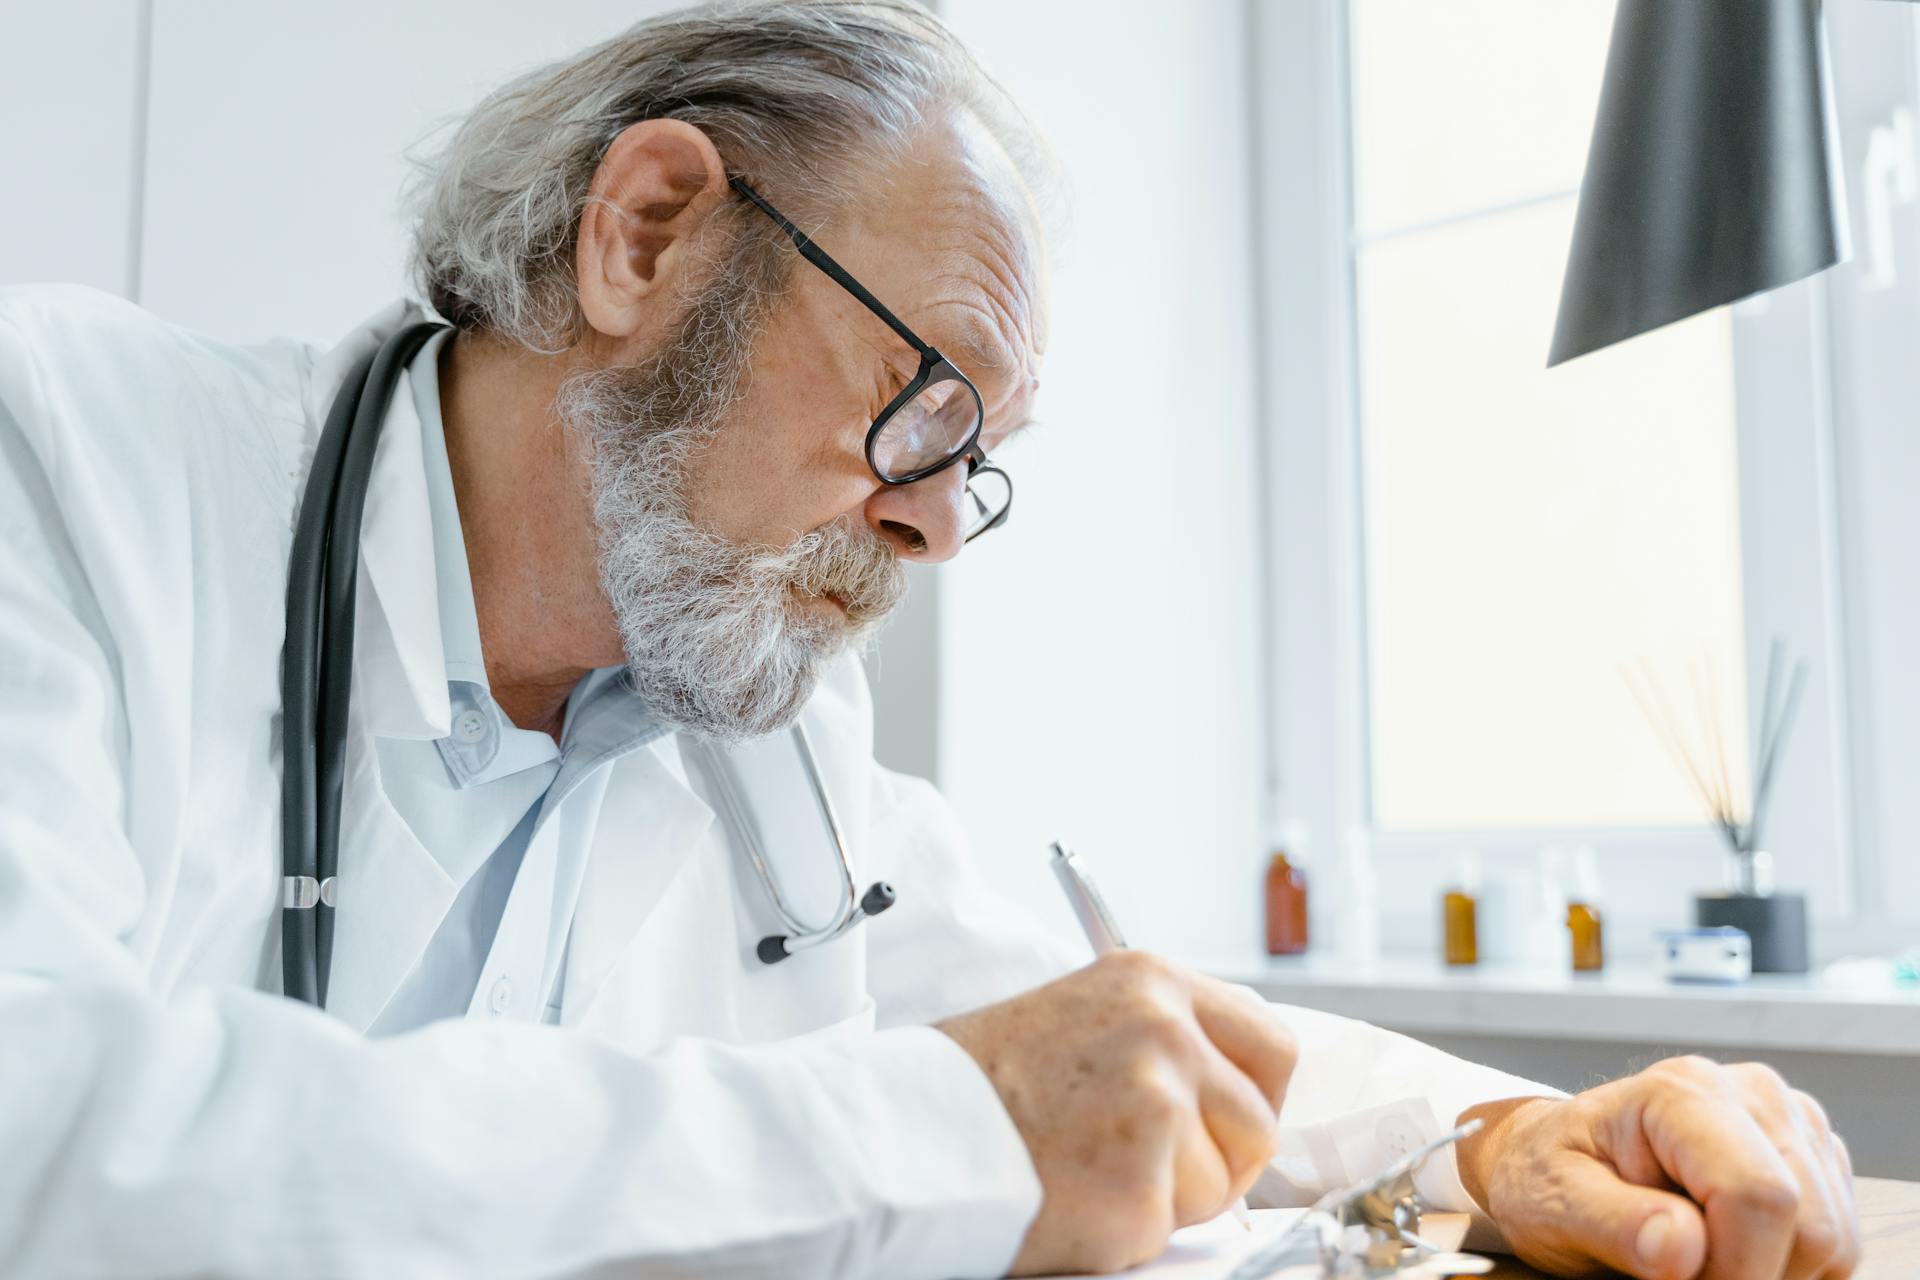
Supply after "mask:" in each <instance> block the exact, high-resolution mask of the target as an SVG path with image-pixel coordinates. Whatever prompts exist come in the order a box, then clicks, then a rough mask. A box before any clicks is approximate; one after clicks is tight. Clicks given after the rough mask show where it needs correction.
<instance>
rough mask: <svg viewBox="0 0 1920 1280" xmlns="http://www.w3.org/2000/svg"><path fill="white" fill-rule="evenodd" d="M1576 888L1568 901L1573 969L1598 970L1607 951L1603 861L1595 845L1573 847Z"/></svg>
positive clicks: (1604, 959)
mask: <svg viewBox="0 0 1920 1280" xmlns="http://www.w3.org/2000/svg"><path fill="white" fill-rule="evenodd" d="M1573 882H1574V891H1573V893H1572V894H1571V895H1570V897H1569V900H1568V902H1567V932H1568V933H1569V934H1570V935H1572V942H1573V971H1574V972H1575V973H1599V972H1600V971H1601V970H1602V969H1604V968H1605V967H1606V963H1607V953H1606V948H1605V946H1603V945H1602V942H1601V930H1600V863H1599V859H1598V857H1597V856H1596V855H1595V853H1594V850H1593V846H1592V845H1581V846H1580V847H1579V848H1577V849H1575V850H1574V851H1573Z"/></svg>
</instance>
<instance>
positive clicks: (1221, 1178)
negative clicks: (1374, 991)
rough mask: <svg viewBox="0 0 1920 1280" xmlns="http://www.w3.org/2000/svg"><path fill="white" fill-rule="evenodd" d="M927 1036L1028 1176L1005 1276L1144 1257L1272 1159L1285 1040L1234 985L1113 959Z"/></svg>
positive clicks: (1288, 1054)
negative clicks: (1026, 1201)
mask: <svg viewBox="0 0 1920 1280" xmlns="http://www.w3.org/2000/svg"><path fill="white" fill-rule="evenodd" d="M939 1027H940V1030H942V1031H944V1032H946V1033H947V1034H948V1035H949V1036H951V1037H953V1039H954V1040H956V1041H958V1042H959V1044H960V1045H961V1047H962V1048H964V1049H966V1051H967V1052H968V1053H970V1054H972V1055H973V1057H974V1060H975V1061H976V1062H978V1063H979V1064H980V1067H981V1069H982V1070H983V1071H985V1072H986V1074H987V1078H988V1079H990V1080H991V1081H992V1082H993V1085H994V1088H995V1089H997V1090H999V1093H1000V1098H1001V1101H1002V1102H1003V1103H1005V1104H1006V1108H1007V1112H1008V1114H1009V1115H1010V1116H1012V1118H1013V1122H1014V1124H1015V1125H1016V1126H1017V1127H1018V1128H1019V1130H1020V1136H1021V1137H1022V1138H1024V1139H1025V1140H1026V1144H1027V1151H1028V1153H1029V1154H1030V1155H1031V1156H1032V1157H1033V1164H1034V1168H1035V1170H1036V1171H1037V1172H1038V1173H1039V1175H1040V1182H1041V1185H1042V1187H1043V1189H1044V1193H1045V1198H1044V1200H1043V1202H1042V1204H1041V1207H1040V1214H1039V1216H1038V1217H1037V1218H1036V1219H1035V1220H1034V1223H1033V1225H1032V1227H1030V1228H1029V1229H1028V1231H1027V1237H1026V1240H1025V1242H1024V1243H1023V1244H1022V1245H1021V1248H1020V1254H1019V1256H1018V1257H1017V1258H1016V1259H1015V1260H1014V1270H1013V1274H1015V1275H1045V1274H1050V1273H1055V1272H1062V1271H1116V1270H1119V1269H1121V1268H1123V1267H1128V1266H1132V1265H1134V1264H1135V1263H1139V1262H1143V1261H1145V1260H1147V1259H1149V1258H1152V1257H1154V1256H1156V1255H1157V1254H1158V1253H1159V1252H1160V1251H1161V1250H1162V1249H1163V1248H1164V1247H1165V1246H1166V1241H1167V1236H1168V1235H1170V1234H1171V1233H1172V1231H1173V1229H1174V1228H1175V1227H1179V1226H1185V1225H1187V1224H1188V1223H1192V1222H1202V1221H1205V1220H1206V1219H1208V1218H1211V1217H1213V1216H1215V1215H1216V1214H1218V1213H1220V1212H1221V1211H1222V1210H1224V1209H1226V1208H1227V1206H1228V1205H1230V1204H1232V1203H1233V1201H1234V1200H1235V1199H1236V1198H1237V1197H1239V1196H1240V1195H1242V1194H1244V1193H1245V1191H1246V1190H1247V1188H1248V1187H1249V1186H1251V1185H1252V1184H1253V1181H1254V1179H1256V1178H1257V1177H1259V1175H1260V1171H1261V1169H1262V1168H1264V1167H1265V1166H1266V1163H1267V1161H1269V1160H1271V1159H1272V1158H1273V1153H1274V1148H1275V1144H1276V1142H1277V1141H1278V1129H1277V1126H1278V1123H1279V1114H1280V1103H1281V1099H1282V1098H1283V1096H1284V1095H1285V1093H1286V1089H1287V1080H1288V1079H1289V1078H1290V1077H1291V1076H1292V1074H1293V1062H1294V1052H1295V1049H1294V1042H1293V1038H1292V1037H1291V1035H1289V1034H1288V1032H1287V1030H1286V1028H1285V1027H1284V1026H1282V1025H1281V1023H1280V1022H1279V1020H1278V1019H1277V1018H1276V1017H1275V1016H1274V1014H1273V1011H1272V1010H1271V1009H1270V1008H1269V1007H1268V1006H1267V1004H1266V1003H1265V1002H1264V1001H1262V1000H1261V999H1260V998H1259V997H1258V996H1256V995H1254V994H1253V993H1252V992H1250V991H1247V990H1246V989H1244V988H1241V987H1232V986H1228V985H1227V984H1225V983H1221V982H1216V981H1214V980H1213V979H1211V978H1207V977H1203V976H1201V975H1200V974H1197V973H1193V972H1191V971H1189V970H1187V969H1184V968H1181V967H1180V966H1178V965H1175V964H1173V963H1171V962H1170V961H1166V960H1162V959H1160V958H1159V957H1157V956H1154V955H1150V954H1148V953H1146V952H1141V951H1120V952H1115V953H1113V954H1112V955H1108V956H1103V957H1102V958H1101V959H1099V960H1097V961H1095V962H1094V963H1093V964H1091V965H1089V966H1088V967H1087V968H1085V969H1081V970H1079V971H1077V972H1075V973H1072V974H1069V975H1068V976H1066V977H1064V978H1062V979H1060V980H1059V981H1057V982H1052V983H1049V984H1048V985H1046V986H1044V987H1040V988H1038V989H1037V990H1034V991H1030V992H1028V993H1026V994H1025V995H1022V996H1017V997H1015V998H1014V999H1012V1000H1007V1001H1004V1002H1003V1003H1000V1004H996V1005H989V1006H988V1007H986V1008H984V1009H978V1010H975V1011H974V1012H972V1013H966V1014H962V1015H960V1016H959V1017H956V1018H950V1019H948V1020H947V1021H945V1022H943V1023H940V1024H939Z"/></svg>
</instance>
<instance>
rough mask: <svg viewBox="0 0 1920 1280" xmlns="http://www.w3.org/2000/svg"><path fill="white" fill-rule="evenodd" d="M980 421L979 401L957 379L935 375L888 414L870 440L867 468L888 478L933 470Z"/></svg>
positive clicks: (963, 444)
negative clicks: (871, 442) (870, 448)
mask: <svg viewBox="0 0 1920 1280" xmlns="http://www.w3.org/2000/svg"><path fill="white" fill-rule="evenodd" d="M979 422H980V398H979V397H978V396H977V395H975V394H974V391H973V388H971V387H969V386H968V385H967V384H966V383H965V382H963V381H962V380H960V379H959V378H956V377H952V376H948V377H944V378H943V377H938V376H936V377H935V378H934V379H933V380H932V381H930V382H928V383H927V385H926V386H924V387H922V388H921V389H920V392H919V394H918V395H916V396H914V398H913V399H911V400H909V401H908V402H907V403H905V404H903V405H901V406H900V407H899V409H897V410H895V411H894V414H893V416H892V417H890V418H888V419H887V420H886V422H885V423H884V424H883V425H882V426H881V428H880V434H879V435H877V436H875V437H874V441H873V465H874V468H875V469H876V470H878V471H879V472H880V474H881V475H882V476H884V477H885V478H886V479H889V480H904V479H906V478H907V477H909V476H912V475H916V474H918V473H920V472H922V471H925V470H926V469H927V468H929V467H934V466H938V465H939V464H940V463H942V462H945V461H946V460H947V459H948V458H951V457H953V456H954V455H955V454H956V453H958V452H960V450H961V449H963V448H965V447H966V444H967V441H968V440H970V439H972V438H973V432H974V428H975V427H976V426H978V425H979Z"/></svg>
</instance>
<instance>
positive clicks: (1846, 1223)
mask: <svg viewBox="0 0 1920 1280" xmlns="http://www.w3.org/2000/svg"><path fill="white" fill-rule="evenodd" d="M1790 1093H1791V1097H1792V1101H1793V1105H1794V1106H1795V1108H1796V1109H1797V1111H1798V1113H1799V1116H1800V1119H1801V1122H1802V1124H1803V1126H1804V1130H1805V1134H1806V1138H1807V1147H1808V1150H1809V1152H1810V1154H1811V1156H1812V1163H1813V1164H1814V1166H1815V1168H1816V1169H1817V1170H1818V1171H1819V1174H1820V1176H1821V1177H1822V1178H1823V1180H1824V1181H1825V1183H1826V1188H1827V1193H1828V1201H1829V1203H1830V1204H1831V1205H1832V1206H1833V1212H1834V1218H1833V1222H1834V1224H1835V1227H1836V1230H1835V1232H1834V1234H1835V1237H1836V1238H1835V1242H1834V1248H1833V1252H1832V1254H1831V1255H1830V1256H1829V1257H1828V1258H1827V1260H1826V1263H1825V1265H1824V1266H1822V1267H1821V1268H1819V1269H1817V1270H1815V1271H1813V1272H1811V1273H1810V1274H1812V1275H1814V1276H1817V1277H1819V1278H1820V1280H1844V1277H1846V1276H1850V1275H1852V1274H1853V1269H1854V1268H1855V1267H1857V1266H1859V1265H1860V1206H1859V1204H1858V1202H1857V1201H1856V1200H1855V1198H1854V1190H1853V1163H1852V1161H1851V1160H1850V1159H1849V1157H1848V1156H1847V1144H1846V1143H1844V1142H1842V1141H1841V1140H1840V1135H1839V1134H1837V1133H1835V1132H1834V1131H1833V1126H1832V1123H1831V1122H1830V1121H1829V1120H1828V1119H1827V1112H1826V1109H1825V1108H1824V1107H1822V1106H1821V1105H1820V1104H1819V1103H1818V1102H1816V1101H1814V1100H1813V1098H1811V1097H1810V1096H1808V1095H1807V1094H1804V1093H1801V1092H1799V1091H1798V1090H1792V1091H1790Z"/></svg>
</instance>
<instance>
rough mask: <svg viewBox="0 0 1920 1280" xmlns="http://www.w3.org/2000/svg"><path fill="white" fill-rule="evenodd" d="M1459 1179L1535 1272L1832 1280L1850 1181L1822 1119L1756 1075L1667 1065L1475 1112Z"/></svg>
mask: <svg viewBox="0 0 1920 1280" xmlns="http://www.w3.org/2000/svg"><path fill="white" fill-rule="evenodd" d="M1474 1116H1477V1117H1479V1118H1481V1119H1483V1120H1485V1121H1486V1122H1487V1123H1486V1128H1484V1129H1483V1130H1482V1131H1481V1132H1480V1133H1479V1134H1477V1135H1476V1136H1474V1137H1472V1138H1470V1139H1468V1140H1467V1141H1466V1142H1463V1143H1462V1144H1461V1147H1460V1177H1461V1181H1462V1182H1463V1183H1465V1185H1466V1188H1467V1190H1468V1191H1469V1192H1470V1193H1471V1194H1472V1195H1473V1197H1474V1199H1476V1200H1478V1201H1479V1202H1480V1203H1481V1204H1482V1205H1484V1206H1485V1207H1486V1209H1487V1211H1488V1213H1489V1214H1490V1215H1491V1216H1492V1218H1493V1220H1494V1221H1495V1222H1496V1223H1497V1224H1498V1225H1499V1227H1500V1229H1501V1231H1502V1232H1503V1233H1504V1234H1505V1235H1506V1238H1507V1244H1508V1245H1509V1247H1511V1248H1512V1250H1513V1251H1514V1253H1516V1254H1517V1255H1519V1256H1520V1257H1521V1258H1523V1259H1524V1260H1526V1261H1527V1262H1530V1263H1532V1264H1533V1265H1534V1266H1536V1267H1539V1268H1540V1269H1541V1270H1543V1271H1551V1272H1553V1273H1555V1274H1559V1275H1580V1274H1583V1273H1586V1272H1589V1271H1594V1270H1597V1269H1598V1268H1599V1267H1600V1266H1606V1267H1612V1268H1614V1269H1615V1270H1618V1271H1624V1272H1626V1273H1627V1274H1628V1275H1632V1276H1640V1277H1644V1280H1693V1278H1694V1277H1696V1276H1698V1277H1701V1278H1702V1280H1781V1278H1782V1277H1784V1278H1785V1280H1829V1278H1831V1280H1840V1278H1841V1277H1845V1276H1848V1275H1850V1274H1852V1272H1853V1269H1854V1266H1855V1265H1856V1264H1857V1263H1858V1261H1859V1257H1860V1215H1859V1211H1858V1209H1857V1208H1856V1207H1855V1204H1854V1193H1853V1166H1852V1164H1851V1163H1850V1161H1849V1160H1848V1157H1847V1148H1846V1144H1845V1143H1843V1142H1841V1140H1840V1138H1839V1137H1838V1135H1836V1134H1835V1133H1834V1132H1833V1129H1832V1127H1831V1126H1830V1125H1829V1124H1828V1122H1827V1116H1826V1112H1824V1111H1823V1110H1821V1108H1820V1104H1819V1103H1817V1102H1815V1101H1814V1100H1813V1099H1812V1098H1810V1097H1808V1096H1807V1095H1806V1094H1804V1093H1801V1092H1799V1091H1797V1090H1795V1089H1792V1088H1789V1087H1788V1085H1787V1083H1786V1082H1785V1081H1784V1080H1782V1079H1781V1078H1780V1077H1779V1075H1778V1074H1776V1073H1775V1072H1774V1071H1773V1069H1772V1068H1770V1067H1766V1066H1762V1065H1760V1064H1758V1063H1742V1064H1738V1065H1733V1066H1723V1065H1721V1064H1719V1063H1716V1062H1710V1061H1708V1060H1706V1059H1704V1058H1672V1059H1669V1060H1667V1061H1665V1062H1661V1063H1658V1064H1656V1065H1654V1066H1652V1067H1649V1068H1647V1069H1646V1070H1645V1071H1642V1072H1640V1073H1639V1074H1638V1075H1634V1076H1628V1077H1626V1078H1625V1079H1622V1080H1616V1081H1614V1082H1613V1083H1611V1084H1605V1085H1601V1086H1600V1087H1599V1088H1596V1089H1589V1090H1588V1091H1587V1092H1585V1093H1582V1094H1578V1095H1576V1096H1575V1097H1572V1098H1567V1099H1549V1098H1531V1099H1516V1100H1510V1101H1507V1102H1496V1103H1490V1104H1487V1105H1485V1106H1479V1107H1474V1108H1471V1109H1469V1110H1468V1111H1467V1113H1466V1115H1465V1116H1463V1117H1462V1119H1466V1118H1468V1117H1474Z"/></svg>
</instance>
